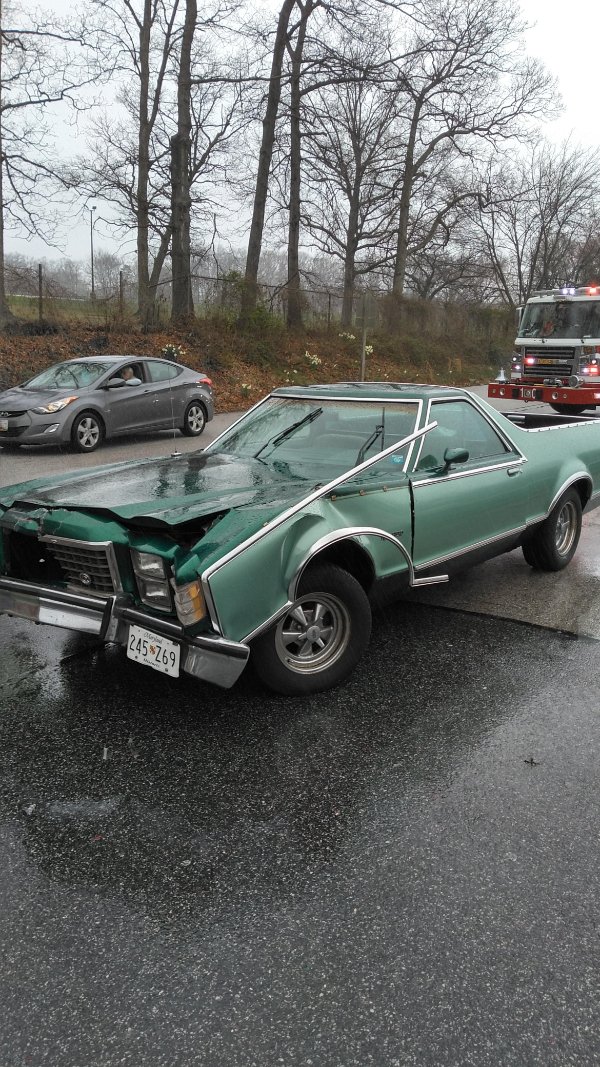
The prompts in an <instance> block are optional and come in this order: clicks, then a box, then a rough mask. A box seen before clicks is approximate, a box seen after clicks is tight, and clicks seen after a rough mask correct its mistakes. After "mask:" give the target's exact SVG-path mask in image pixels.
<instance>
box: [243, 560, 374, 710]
mask: <svg viewBox="0 0 600 1067" xmlns="http://www.w3.org/2000/svg"><path fill="white" fill-rule="evenodd" d="M370 636H371V605H370V604H369V598H368V597H367V594H366V593H365V591H364V589H363V587H362V585H360V583H359V582H358V581H357V580H356V578H354V577H353V576H352V575H351V574H349V573H348V571H345V570H343V569H342V568H341V567H337V566H335V565H333V564H325V563H324V564H317V565H315V566H314V567H310V568H309V570H307V572H306V574H305V575H304V577H303V578H302V581H301V583H300V588H299V591H298V598H297V600H295V602H294V603H293V604H292V605H291V607H290V608H289V609H288V611H287V612H286V614H285V615H284V616H283V618H281V619H280V620H279V621H278V622H277V623H276V624H275V625H274V626H272V627H271V628H270V630H267V632H266V633H264V634H262V635H261V636H260V637H258V638H257V639H256V640H255V641H254V642H253V646H252V657H253V662H254V665H255V668H256V672H257V674H258V676H259V678H260V679H261V680H262V681H263V682H264V684H265V685H266V686H268V688H269V689H274V690H275V692H277V693H283V694H285V695H286V696H300V695H302V694H305V693H318V692H320V691H321V690H323V689H331V688H332V687H333V686H335V685H339V684H340V683H341V682H343V681H345V679H346V678H347V677H348V675H349V674H351V672H352V671H353V670H354V668H355V667H356V665H357V663H358V662H359V660H360V658H361V656H362V655H363V653H364V651H365V649H366V648H367V645H368V643H369V638H370Z"/></svg>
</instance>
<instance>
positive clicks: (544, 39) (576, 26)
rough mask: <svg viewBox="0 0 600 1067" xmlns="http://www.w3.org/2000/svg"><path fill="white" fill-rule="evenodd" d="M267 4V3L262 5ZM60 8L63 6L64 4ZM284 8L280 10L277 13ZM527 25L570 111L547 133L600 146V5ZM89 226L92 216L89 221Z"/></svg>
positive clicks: (38, 251) (13, 247)
mask: <svg viewBox="0 0 600 1067" xmlns="http://www.w3.org/2000/svg"><path fill="white" fill-rule="evenodd" d="M259 2H263V3H264V2H265V0H259ZM58 3H59V6H60V3H61V0H58ZM278 6H279V4H277V7H278ZM521 9H522V11H523V14H524V16H525V18H526V20H527V22H529V23H531V24H534V26H533V28H532V29H531V30H530V31H529V33H528V34H527V45H528V49H527V50H528V52H529V54H530V55H534V56H537V57H538V58H539V59H541V60H542V61H543V62H544V63H545V65H546V67H547V68H548V70H549V71H550V72H551V73H552V74H554V75H555V76H556V77H557V79H558V83H559V88H560V92H561V95H562V98H563V104H564V107H565V110H564V114H563V116H562V117H561V118H560V119H558V120H555V121H554V122H552V123H548V125H547V126H546V127H545V129H544V134H545V135H546V136H547V137H548V138H550V139H551V140H555V141H560V140H562V139H563V138H565V137H568V136H571V137H572V139H573V141H574V142H575V143H580V144H581V145H582V146H584V147H593V148H595V147H597V146H599V145H600V127H599V123H598V117H597V97H598V85H597V82H598V74H597V69H598V47H599V42H600V0H589V2H588V3H584V4H577V6H575V3H574V0H571V3H570V4H569V3H567V2H566V0H521ZM88 220H89V215H88ZM62 243H63V246H64V255H66V256H69V257H71V258H73V259H83V260H85V259H86V258H88V257H89V254H90V230H89V221H88V222H87V223H82V224H81V225H76V226H71V229H70V233H69V234H68V236H65V237H64V238H63V241H62ZM94 248H95V250H96V249H101V248H102V249H106V251H110V252H115V254H117V255H118V254H124V253H125V252H126V251H127V252H128V253H129V255H131V252H132V248H131V246H128V247H127V249H122V250H121V253H119V250H118V249H117V248H116V246H114V245H113V244H111V242H110V241H109V240H107V239H106V238H105V237H104V236H103V235H102V234H101V233H100V232H99V233H97V234H95V239H94ZM6 249H7V251H9V252H21V253H23V254H24V255H27V256H39V257H40V258H43V257H45V258H47V259H58V258H59V257H60V254H61V253H60V252H59V251H57V250H56V249H54V248H48V247H47V246H45V245H44V244H43V242H42V241H37V240H36V241H22V240H18V239H17V238H16V237H14V236H13V235H12V234H7V237H6Z"/></svg>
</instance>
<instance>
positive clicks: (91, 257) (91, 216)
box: [90, 204, 96, 300]
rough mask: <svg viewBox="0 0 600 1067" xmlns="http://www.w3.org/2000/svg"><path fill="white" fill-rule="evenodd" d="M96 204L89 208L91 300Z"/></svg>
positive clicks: (93, 296) (93, 294) (93, 293)
mask: <svg viewBox="0 0 600 1067" xmlns="http://www.w3.org/2000/svg"><path fill="white" fill-rule="evenodd" d="M95 210H96V205H95V204H94V206H93V207H91V208H90V261H91V267H92V300H95V299H96V292H95V290H94V211H95Z"/></svg>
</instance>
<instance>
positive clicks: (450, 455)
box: [444, 448, 469, 470]
mask: <svg viewBox="0 0 600 1067" xmlns="http://www.w3.org/2000/svg"><path fill="white" fill-rule="evenodd" d="M468 458H469V451H468V449H466V448H447V449H446V451H445V452H444V467H445V468H446V470H448V467H450V466H452V464H453V463H466V462H467V460H468Z"/></svg>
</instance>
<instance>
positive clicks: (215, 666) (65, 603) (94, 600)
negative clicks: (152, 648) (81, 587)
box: [0, 577, 250, 689]
mask: <svg viewBox="0 0 600 1067" xmlns="http://www.w3.org/2000/svg"><path fill="white" fill-rule="evenodd" d="M0 614H4V615H15V616H17V618H20V619H29V620H30V622H35V623H43V624H46V625H49V626H62V627H64V628H65V629H66V630H76V631H77V632H78V633H84V634H92V635H95V636H97V637H99V638H100V639H101V640H102V641H105V642H107V643H114V644H119V645H123V647H126V645H127V637H128V633H129V624H130V623H133V624H135V625H136V626H142V627H144V629H146V630H150V631H153V632H154V633H158V634H163V635H164V636H165V637H168V638H170V639H171V640H172V641H177V642H178V643H179V645H180V646H181V668H182V670H184V671H185V672H186V673H187V674H191V675H193V676H194V677H195V678H201V679H202V680H203V681H206V682H212V683H213V684H214V685H220V686H222V687H223V688H225V689H229V688H230V686H232V685H233V684H234V683H235V682H236V681H237V679H238V678H239V676H240V674H241V673H242V671H243V669H244V667H245V666H246V663H247V661H248V656H249V655H250V649H249V647H248V645H242V644H240V643H239V642H237V641H228V640H227V639H226V638H224V637H219V635H218V634H198V635H197V636H195V637H189V636H186V634H185V632H184V629H183V627H182V626H181V624H180V623H177V622H173V621H172V620H170V619H159V618H156V616H154V615H147V614H146V613H145V612H144V611H140V610H139V609H138V608H135V607H133V606H132V604H131V602H130V601H129V600H125V599H123V598H119V597H110V598H109V599H106V598H103V597H97V596H91V595H89V594H87V593H70V592H67V591H66V590H65V591H63V590H57V589H50V588H48V587H47V586H42V585H35V584H33V583H31V582H23V581H19V580H17V579H15V578H2V577H0Z"/></svg>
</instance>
